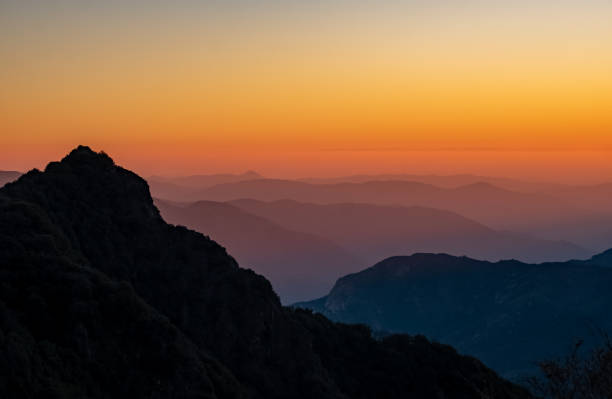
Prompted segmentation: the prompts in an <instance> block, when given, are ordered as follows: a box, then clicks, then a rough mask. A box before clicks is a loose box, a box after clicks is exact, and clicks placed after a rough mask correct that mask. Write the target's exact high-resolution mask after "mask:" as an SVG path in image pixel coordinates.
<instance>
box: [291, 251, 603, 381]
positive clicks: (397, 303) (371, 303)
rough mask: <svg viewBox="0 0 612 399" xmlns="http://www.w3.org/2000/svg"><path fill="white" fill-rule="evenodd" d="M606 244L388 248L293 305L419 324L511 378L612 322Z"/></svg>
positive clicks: (376, 322)
mask: <svg viewBox="0 0 612 399" xmlns="http://www.w3.org/2000/svg"><path fill="white" fill-rule="evenodd" d="M610 253H611V252H610V251H608V252H606V253H603V254H600V255H595V256H593V257H591V258H590V259H587V260H571V261H567V262H545V263H540V264H528V263H523V262H519V261H515V260H507V261H500V262H495V263H493V262H487V261H480V260H475V259H471V258H468V257H456V256H451V255H446V254H423V253H421V254H414V255H411V256H397V257H391V258H387V259H385V260H383V261H380V262H378V263H376V264H375V265H373V266H372V267H370V268H367V269H365V270H362V271H360V272H358V273H353V274H350V275H347V276H344V277H342V278H340V279H338V281H337V282H336V284H335V285H334V288H332V290H331V291H330V293H329V294H328V295H327V296H325V297H322V298H319V299H316V300H314V301H311V302H306V303H297V304H295V305H294V306H297V307H304V308H308V309H311V310H313V311H316V312H320V313H321V314H324V315H326V316H328V317H330V318H331V319H333V320H336V321H340V322H346V323H365V324H367V325H370V326H371V327H372V328H374V329H376V330H381V331H388V332H394V333H400V332H402V333H410V334H424V335H426V336H428V337H431V338H432V339H434V340H437V341H439V342H443V343H447V344H450V345H453V346H455V347H457V348H458V350H459V351H460V352H461V353H466V354H470V355H473V356H476V357H478V358H481V359H484V361H485V362H486V363H487V364H489V365H490V366H492V367H493V368H494V369H496V370H497V371H498V372H500V373H502V374H503V375H505V376H506V377H512V378H516V377H519V376H521V375H524V374H525V373H527V374H529V373H534V372H535V362H536V361H540V360H544V359H548V358H552V357H556V356H558V354H559V353H565V352H567V351H568V348H571V346H572V345H573V344H574V343H575V340H578V339H583V340H584V341H585V345H587V346H589V345H593V344H594V343H595V341H596V340H597V337H596V336H594V334H593V330H595V331H597V330H598V329H602V330H603V331H611V330H612V321H610V320H609V317H608V310H609V306H610V305H611V304H612V295H611V294H610V292H609V289H608V288H607V287H609V285H610V284H612V270H610V266H612V257H610Z"/></svg>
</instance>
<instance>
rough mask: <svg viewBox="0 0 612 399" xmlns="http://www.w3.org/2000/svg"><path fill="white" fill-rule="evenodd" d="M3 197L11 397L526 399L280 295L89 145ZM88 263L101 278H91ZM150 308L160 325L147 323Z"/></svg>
mask: <svg viewBox="0 0 612 399" xmlns="http://www.w3.org/2000/svg"><path fill="white" fill-rule="evenodd" d="M0 199H1V201H2V206H3V209H4V210H5V211H4V212H2V214H1V217H3V218H8V222H10V223H3V224H0V226H2V228H1V229H0V237H2V239H1V240H0V273H2V277H3V279H2V282H3V284H4V285H3V289H2V290H0V312H1V315H2V317H0V327H1V330H0V332H1V334H0V342H4V343H8V347H6V346H4V347H2V346H0V348H2V352H0V370H2V371H7V370H9V371H10V373H11V375H15V374H18V375H19V376H21V377H22V378H20V379H18V380H15V379H6V377H2V376H7V375H8V373H1V374H0V389H2V390H4V391H6V392H8V395H9V396H11V395H12V396H14V395H15V394H17V393H18V394H20V395H21V396H26V397H27V396H33V395H41V394H44V395H45V396H59V397H75V398H77V397H82V396H83V394H86V395H87V396H88V397H94V398H98V397H100V398H102V397H104V398H106V397H113V396H115V397H116V396H117V395H120V396H137V397H142V396H149V397H154V398H173V397H193V398H196V397H197V398H213V399H214V398H220V397H223V398H234V397H235V398H242V397H246V398H286V397H294V398H315V397H316V398H338V399H341V398H342V399H344V398H349V397H350V398H373V397H386V398H403V397H406V396H417V397H435V396H439V395H443V396H444V397H454V398H466V399H467V398H485V397H499V398H523V397H529V395H528V393H527V392H525V391H524V390H522V389H521V388H519V387H517V386H515V385H512V384H510V383H508V382H507V381H504V380H502V379H500V378H499V377H498V376H497V375H496V374H495V373H494V372H492V371H491V370H489V369H487V368H486V367H485V366H484V365H482V363H480V362H479V361H477V360H475V359H472V358H469V357H462V356H459V355H457V354H456V352H455V351H454V350H452V348H450V347H447V346H443V345H438V344H432V343H429V342H428V341H427V340H425V339H424V338H422V337H421V338H419V337H408V336H393V337H388V338H385V339H383V340H380V341H377V340H374V339H373V338H372V337H371V335H370V333H369V330H367V329H365V328H363V327H359V326H348V325H343V324H336V323H332V322H331V321H329V320H327V319H326V318H324V317H322V316H318V315H313V314H311V313H310V312H308V311H301V310H296V309H291V308H284V307H282V306H281V305H280V301H279V299H278V297H277V296H276V294H274V292H273V291H272V289H271V286H270V283H269V282H268V281H267V280H266V279H265V278H263V277H261V276H259V275H257V274H255V273H254V272H252V271H249V270H244V269H241V268H240V267H239V266H238V264H237V263H236V261H235V260H234V259H233V258H231V257H230V256H229V255H228V254H227V252H226V251H225V249H223V248H222V247H221V246H219V245H218V244H217V243H215V242H214V241H212V240H211V239H210V238H207V237H205V236H204V235H202V234H200V233H196V232H194V231H191V230H188V229H186V228H183V227H177V226H171V225H168V224H166V223H165V222H164V221H163V219H162V218H161V217H160V214H159V211H158V210H157V208H156V207H155V206H154V203H153V199H152V198H151V196H150V193H149V188H148V185H147V183H146V182H145V181H144V180H143V179H141V178H140V177H138V176H137V175H135V174H134V173H132V172H130V171H127V170H125V169H123V168H121V167H117V166H116V165H115V164H114V162H113V161H112V159H111V158H110V157H108V156H107V155H106V154H104V153H95V152H93V151H92V150H91V149H90V148H89V147H83V146H80V147H78V148H77V149H75V150H73V151H72V152H71V153H70V154H69V155H68V156H66V157H65V158H64V159H63V160H62V161H61V162H52V163H50V164H49V165H48V166H47V167H46V168H45V171H44V172H41V171H37V170H34V171H30V172H28V173H27V174H25V175H24V176H22V177H21V178H20V179H19V180H18V181H16V182H13V183H10V184H8V185H7V186H5V187H3V188H2V189H0ZM43 272H44V274H41V273H43ZM92 272H93V273H94V274H96V275H100V276H101V277H100V278H102V279H104V280H105V281H109V283H108V284H107V283H104V284H102V283H100V284H98V283H92V282H91V278H89V277H87V276H89V274H90V273H92ZM60 282H62V283H61V284H60ZM21 287H30V292H32V293H33V294H34V295H31V296H28V297H24V295H23V291H22V290H21ZM35 287H39V288H36V289H34V288H35ZM113 287H118V289H119V291H118V292H115V291H114V290H115V288H113ZM58 291H59V292H60V293H62V295H61V296H60V297H58V296H57V295H55V294H56V293H57V292H58ZM95 293H98V294H99V295H93V294H95ZM107 297H109V298H111V299H112V300H111V302H110V304H111V305H110V307H108V306H107V307H104V306H102V307H101V304H100V302H99V301H100V300H101V299H100V300H98V298H107ZM59 298H61V299H62V301H63V302H59V303H58V302H57V300H58V299H59ZM138 303H140V304H141V305H138ZM147 309H148V310H147ZM109 310H112V311H110V312H109ZM155 315H160V316H161V318H160V316H155ZM54 319H55V320H57V321H58V323H56V324H48V323H46V322H45V321H46V320H54ZM113 320H114V321H113ZM153 320H159V322H160V323H162V322H163V324H164V325H165V326H166V327H163V328H161V327H156V328H155V329H154V330H152V331H153V332H152V333H151V335H147V334H143V328H144V329H146V328H148V327H147V326H152V325H154V324H155V323H157V322H153ZM60 321H61V322H60ZM132 322H133V324H132ZM126 323H127V324H126ZM147 323H149V324H147ZM49 326H57V329H58V330H57V332H55V330H53V329H50V328H48V327H49ZM114 326H124V329H123V330H115V329H114ZM113 331H115V332H113ZM113 334H119V335H113ZM172 337H179V338H177V339H178V340H179V341H180V342H182V343H180V342H179V341H177V344H176V345H174V344H173V345H170V343H171V342H173V341H172ZM180 337H183V338H180ZM118 342H121V343H122V345H123V346H117V345H118ZM147 342H148V344H147V345H149V346H151V347H153V348H159V349H158V350H157V351H152V352H151V351H149V350H145V349H146V348H148V346H146V345H145V344H146V343H147ZM143 345H145V346H144V347H143ZM181 347H183V348H187V349H186V351H185V350H181V349H180V348H181ZM33 348H35V349H33ZM139 348H141V349H139ZM189 348H193V350H190V349H189ZM124 350H125V351H126V355H125V356H124V357H122V356H121V353H122V352H123V351H124ZM144 353H150V354H152V355H154V356H147V357H144V358H143V357H142V354H144ZM181 353H183V355H181ZM195 353H201V355H197V356H199V357H197V358H196V357H194V356H196V355H195ZM24 354H26V355H24ZM27 354H32V355H27ZM24 356H25V357H24ZM28 356H29V357H28ZM190 356H191V357H190ZM18 359H26V360H23V361H22V360H18ZM119 359H123V360H121V361H122V362H123V363H121V365H122V367H121V368H120V369H118V370H119V371H124V372H125V375H122V376H119V375H116V374H114V372H113V370H115V368H116V367H117V366H118V364H119V363H118V362H119V361H120V360H119ZM170 359H174V360H173V362H171V363H169V360H170ZM198 359H199V360H198ZM363 359H368V364H367V365H366V364H365V363H364V361H363ZM169 364H176V365H177V367H176V368H174V367H170V368H169V367H168V366H167V365H169ZM198 364H200V365H198ZM204 369H206V370H208V377H207V375H206V374H205V373H203V372H201V371H199V370H204ZM126 381H128V382H130V383H129V384H126Z"/></svg>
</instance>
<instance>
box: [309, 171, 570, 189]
mask: <svg viewBox="0 0 612 399" xmlns="http://www.w3.org/2000/svg"><path fill="white" fill-rule="evenodd" d="M389 180H397V181H411V182H417V183H423V184H429V185H433V186H438V187H444V188H456V187H460V186H467V185H470V184H475V183H488V184H492V185H495V186H498V187H501V188H504V189H506V190H512V191H521V192H526V193H539V192H548V191H554V190H559V189H563V188H565V187H566V186H565V185H562V184H557V183H550V182H532V181H524V180H518V179H511V178H505V177H492V176H481V175H473V174H456V175H417V174H408V173H401V174H397V173H396V174H378V175H351V176H341V177H331V178H316V177H315V178H303V179H299V181H302V182H305V183H313V184H338V183H366V182H370V181H389Z"/></svg>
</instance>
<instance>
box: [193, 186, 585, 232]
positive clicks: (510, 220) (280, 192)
mask: <svg viewBox="0 0 612 399" xmlns="http://www.w3.org/2000/svg"><path fill="white" fill-rule="evenodd" d="M198 195H199V199H207V200H212V201H231V200H236V199H243V198H250V199H256V200H260V201H276V200H282V199H293V200H296V201H302V202H311V203H317V204H332V203H346V202H349V203H369V204H375V205H404V206H424V207H431V208H437V209H444V210H449V211H452V212H456V213H459V214H461V215H463V216H465V217H468V218H470V219H473V220H476V221H478V222H480V223H483V224H485V225H487V226H491V227H493V228H497V229H503V230H506V229H508V230H514V229H518V228H526V227H530V226H533V225H537V224H546V223H557V222H559V220H563V219H564V218H566V217H567V216H573V215H580V216H582V215H590V214H592V213H593V212H590V211H583V210H581V209H578V208H574V207H572V206H571V205H569V204H566V203H564V202H563V201H559V200H557V199H555V198H554V197H550V196H547V195H543V194H528V193H520V192H514V191H509V190H504V189H501V188H499V187H497V186H493V185H491V184H488V183H475V184H470V185H467V186H460V187H457V188H441V187H436V186H432V185H428V184H423V183H416V182H408V181H370V182H365V183H339V184H309V183H302V182H296V181H289V180H272V179H259V180H249V181H243V182H238V183H226V184H219V185H216V186H213V187H210V188H208V189H205V190H201V192H199V194H198Z"/></svg>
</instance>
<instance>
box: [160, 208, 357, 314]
mask: <svg viewBox="0 0 612 399" xmlns="http://www.w3.org/2000/svg"><path fill="white" fill-rule="evenodd" d="M155 204H156V205H157V208H158V209H159V210H160V212H161V215H162V217H163V218H164V219H165V220H166V221H168V222H169V223H173V224H179V225H183V226H187V227H189V228H191V229H194V230H196V231H199V232H202V233H204V234H207V235H210V236H212V237H214V238H215V240H216V241H217V242H219V243H220V244H221V245H223V246H224V247H226V248H227V250H228V251H229V252H230V253H231V254H232V255H233V256H234V257H235V258H236V259H237V260H238V262H239V263H240V264H241V265H243V266H245V267H249V268H251V269H253V270H254V271H256V272H257V273H260V274H262V275H264V276H266V278H268V279H269V280H270V281H271V283H272V286H273V287H274V290H275V291H276V292H277V293H278V294H279V296H280V297H281V299H282V300H283V302H286V303H293V302H296V301H298V300H305V299H308V298H313V297H315V296H322V295H324V294H325V293H327V292H329V290H330V289H331V286H332V284H333V282H334V281H336V279H338V278H339V277H341V276H342V275H344V274H347V273H350V272H354V271H356V270H358V268H359V265H360V264H361V262H358V261H357V260H356V259H355V258H354V257H353V256H351V255H350V254H349V253H348V252H346V251H345V250H344V249H342V248H341V247H339V246H338V245H337V244H335V243H333V242H332V241H330V240H328V239H326V238H321V237H318V236H316V235H314V234H307V233H302V232H299V231H297V230H289V229H286V228H284V227H281V226H280V225H278V224H276V223H274V222H271V221H269V220H267V219H265V218H263V217H260V216H255V215H252V214H250V213H248V212H245V211H244V210H242V209H240V208H238V207H236V206H233V205H230V204H227V203H220V202H212V201H199V202H196V203H191V204H173V203H170V202H168V201H161V200H156V201H155ZM364 264H365V263H364Z"/></svg>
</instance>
